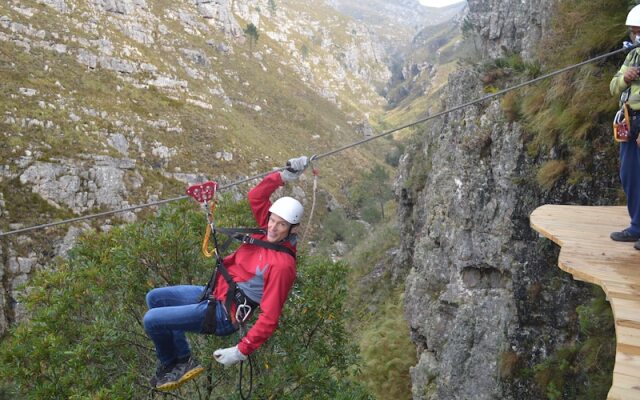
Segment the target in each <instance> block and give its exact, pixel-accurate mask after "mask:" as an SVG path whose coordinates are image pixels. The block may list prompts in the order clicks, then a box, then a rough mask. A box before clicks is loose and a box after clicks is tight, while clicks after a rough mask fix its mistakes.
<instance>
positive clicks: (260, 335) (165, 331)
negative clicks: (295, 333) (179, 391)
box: [143, 156, 307, 391]
mask: <svg viewBox="0 0 640 400" xmlns="http://www.w3.org/2000/svg"><path fill="white" fill-rule="evenodd" d="M288 165H289V168H287V169H286V170H283V171H281V172H274V173H272V174H269V175H267V176H266V177H264V179H263V180H262V181H261V182H260V183H259V184H258V185H256V187H254V188H253V189H251V191H250V192H249V194H248V198H249V204H250V206H251V210H252V211H253V215H254V217H255V220H256V222H257V223H258V226H259V227H260V228H262V229H263V231H264V232H263V233H257V234H253V235H252V237H253V238H254V239H257V240H258V241H263V242H268V243H271V244H277V245H278V246H280V248H282V247H284V248H285V250H286V249H288V250H287V251H279V250H275V249H274V248H269V247H263V246H259V245H256V244H250V243H243V244H242V245H241V246H240V247H239V248H238V250H236V251H235V252H234V253H233V254H231V255H229V256H228V257H226V258H225V259H224V260H223V265H224V267H225V268H226V270H227V271H228V273H229V275H230V276H231V278H232V279H233V282H235V283H236V285H237V286H238V287H239V288H240V290H241V291H242V292H243V293H244V295H245V296H246V297H247V298H248V301H249V302H251V303H252V304H259V306H260V310H261V312H260V314H259V316H258V319H257V321H256V323H255V324H254V325H253V326H252V327H251V329H250V330H249V331H248V332H247V334H246V335H245V336H244V337H243V338H242V339H241V340H240V342H239V343H238V344H237V345H236V346H233V347H230V348H226V349H218V350H216V351H215V352H214V357H215V359H216V360H217V361H218V362H220V363H222V364H224V365H232V364H235V363H237V362H240V361H243V360H245V359H246V358H247V356H248V355H249V354H251V353H252V352H254V351H255V350H256V349H258V348H259V347H260V346H261V345H262V344H263V343H264V342H265V341H266V340H267V339H268V338H269V337H270V336H271V335H272V334H273V332H274V331H275V329H276V327H277V326H278V320H279V319H280V315H281V313H282V308H283V306H284V303H285V301H286V299H287V296H288V294H289V290H290V289H291V287H292V286H293V282H294V280H295V278H296V260H295V251H296V240H297V236H296V231H297V227H298V224H299V223H300V220H301V218H302V213H303V211H304V209H303V207H302V204H300V202H299V201H297V200H296V199H293V198H291V197H282V198H280V199H278V200H276V201H275V202H274V203H273V204H272V203H271V201H270V196H271V194H272V193H273V192H274V191H275V190H276V189H277V188H278V187H280V186H282V185H284V182H285V181H290V180H294V179H297V178H298V177H299V176H300V175H301V174H302V172H303V171H304V169H305V168H306V166H307V158H306V157H304V156H303V157H299V158H294V159H291V160H289V163H288ZM228 287H229V285H228V284H227V282H226V280H225V279H224V277H223V275H222V274H218V276H217V278H216V282H215V286H214V291H213V294H212V298H210V299H202V294H203V287H202V286H194V285H179V286H169V287H164V288H156V289H153V290H151V291H150V292H149V293H147V297H146V301H147V305H148V307H149V310H148V311H147V313H146V314H145V316H144V320H143V322H144V329H145V331H146V333H147V335H148V336H149V337H150V338H151V340H152V341H153V342H154V345H155V348H156V356H157V358H158V361H159V362H158V368H157V370H156V374H155V376H153V377H152V378H151V380H150V384H151V386H152V387H154V388H155V389H158V390H165V391H166V390H173V389H175V388H177V387H178V386H180V385H182V384H183V383H184V382H186V381H188V380H190V379H192V378H194V377H196V376H198V375H200V374H201V373H202V372H203V371H204V368H202V366H200V365H199V364H198V362H197V361H196V360H195V359H194V358H193V357H192V355H191V350H190V347H189V343H188V342H187V340H186V336H185V332H198V333H200V332H203V322H204V320H205V316H206V314H207V309H209V310H211V309H213V310H215V316H216V318H215V319H216V327H215V333H216V335H228V334H231V333H233V332H235V331H236V330H237V329H238V325H237V322H236V321H235V318H233V316H234V315H235V311H236V307H237V305H236V304H233V305H232V309H231V310H229V311H230V312H227V310H226V307H225V300H226V298H227V290H228ZM210 302H215V304H214V307H209V303H210Z"/></svg>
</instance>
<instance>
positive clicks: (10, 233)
mask: <svg viewBox="0 0 640 400" xmlns="http://www.w3.org/2000/svg"><path fill="white" fill-rule="evenodd" d="M639 46H640V44H636V45H633V46H628V47H623V48H621V49H618V50H614V51H611V52H609V53H606V54H602V55H599V56H596V57H594V58H590V59H588V60H586V61H582V62H580V63H577V64H573V65H570V66H567V67H564V68H561V69H559V70H556V71H553V72H550V73H548V74H545V75H542V76H539V77H537V78H534V79H531V80H528V81H525V82H522V83H519V84H517V85H515V86H511V87H509V88H506V89H503V90H499V91H497V92H494V93H491V94H489V95H486V96H484V97H481V98H479V99H476V100H472V101H469V102H466V103H463V104H460V105H458V106H455V107H452V108H449V109H447V110H444V111H440V112H438V113H436V114H433V115H429V116H427V117H424V118H420V119H417V120H415V121H413V122H410V123H407V124H404V125H401V126H398V127H396V128H393V129H390V130H388V131H386V132H383V133H381V134H379V135H374V136H370V137H368V138H366V139H363V140H359V141H357V142H354V143H351V144H348V145H346V146H342V147H339V148H337V149H334V150H331V151H328V152H326V153H322V154H319V155H316V156H314V157H313V158H314V159H315V160H320V159H322V158H325V157H329V156H332V155H334V154H337V153H341V152H343V151H345V150H347V149H350V148H352V147H356V146H360V145H362V144H364V143H368V142H371V141H373V140H376V139H379V138H381V137H384V136H388V135H390V134H392V133H395V132H397V131H400V130H402V129H406V128H410V127H412V126H415V125H418V124H421V123H423V122H426V121H429V120H432V119H435V118H438V117H440V116H442V115H445V114H449V113H452V112H454V111H458V110H460V109H463V108H466V107H469V106H472V105H474V104H478V103H481V102H484V101H486V100H490V99H493V98H495V97H498V96H501V95H503V94H505V93H508V92H511V91H514V90H516V89H520V88H522V87H525V86H529V85H532V84H534V83H538V82H540V81H542V80H545V79H548V78H551V77H553V76H556V75H559V74H562V73H564V72H567V71H570V70H572V69H576V68H579V67H582V66H584V65H587V64H590V63H592V62H594V61H598V60H602V59H605V58H608V57H611V56H612V55H615V54H618V53H622V52H628V51H631V50H633V49H636V48H637V47H639ZM283 169H284V167H281V168H276V169H273V170H271V171H267V172H263V173H261V174H258V175H254V176H250V177H248V178H245V179H241V180H239V181H235V182H232V183H229V184H227V185H224V186H221V187H219V188H218V190H225V189H228V188H230V187H233V186H237V185H240V184H242V183H245V182H249V181H252V180H254V179H259V178H262V177H264V176H266V175H268V174H270V173H272V172H274V171H282V170H283ZM187 197H188V196H187V195H183V196H179V197H174V198H170V199H166V200H160V201H155V202H151V203H146V204H141V205H137V206H132V207H127V208H122V209H118V210H112V211H105V212H101V213H97V214H92V215H86V216H82V217H76V218H71V219H66V220H63V221H57V222H51V223H47V224H42V225H35V226H30V227H27V228H21V229H16V230H13V231H9V232H0V237H3V236H9V235H15V234H18V233H25V232H30V231H34V230H36V229H42V228H50V227H53V226H57V225H62V224H68V223H71V222H77V221H83V220H88V219H94V218H99V217H105V216H109V215H113V214H118V213H122V212H127V211H133V210H137V209H140V208H146V207H152V206H157V205H161V204H166V203H170V202H173V201H178V200H183V199H185V198H187Z"/></svg>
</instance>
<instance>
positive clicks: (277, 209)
mask: <svg viewBox="0 0 640 400" xmlns="http://www.w3.org/2000/svg"><path fill="white" fill-rule="evenodd" d="M269 212H272V213H274V214H276V215H277V216H278V217H280V218H282V219H284V220H285V221H287V222H288V223H290V224H292V225H297V224H299V223H300V221H301V220H302V214H303V213H304V207H303V206H302V204H300V202H299V201H298V200H296V199H294V198H293V197H286V196H285V197H280V198H279V199H278V200H276V201H275V202H274V203H273V204H272V205H271V207H269Z"/></svg>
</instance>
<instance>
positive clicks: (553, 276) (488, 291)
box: [395, 0, 616, 400]
mask: <svg viewBox="0 0 640 400" xmlns="http://www.w3.org/2000/svg"><path fill="white" fill-rule="evenodd" d="M468 5H469V14H468V19H469V20H470V21H473V26H474V30H475V32H476V34H477V35H478V36H479V37H480V38H481V39H482V40H481V42H480V43H481V45H482V47H483V52H485V53H488V54H490V55H491V56H493V57H500V56H505V55H509V54H512V53H515V54H517V53H522V54H523V55H524V56H526V57H529V58H531V57H534V52H533V49H534V48H535V46H534V45H535V44H536V43H537V42H538V41H539V40H540V39H541V37H542V36H543V35H545V33H546V29H547V27H548V25H549V21H550V17H551V14H550V12H551V10H552V6H553V2H552V1H538V0H526V1H522V2H518V3H517V4H516V3H514V2H505V1H497V0H496V1H485V0H469V2H468ZM479 78H480V77H479V75H478V73H477V72H475V71H473V70H463V71H460V72H456V73H454V74H453V75H451V76H450V77H449V83H448V85H447V86H446V88H445V90H444V94H443V97H442V98H443V99H444V100H443V102H444V107H445V108H451V107H453V106H456V105H459V104H462V103H465V102H468V101H471V100H474V99H477V98H480V97H482V96H483V95H484V94H483V87H482V83H481V81H480V79H479ZM603 135H606V134H605V133H603ZM526 143H527V135H526V133H525V132H524V130H523V128H522V127H521V126H520V125H519V124H518V123H515V122H514V123H510V122H508V121H507V120H506V118H505V116H504V114H503V112H502V109H501V105H500V100H499V99H496V100H492V101H489V102H485V103H482V104H479V105H475V106H472V107H468V108H466V109H465V110H462V111H458V112H454V113H451V114H448V115H447V116H446V117H443V118H442V119H441V120H438V121H436V122H435V123H434V124H433V125H432V126H430V127H428V128H427V129H424V130H423V132H422V133H421V135H420V138H419V139H418V140H417V142H416V144H415V145H414V146H413V148H412V149H411V151H409V152H408V153H407V154H405V156H403V158H402V160H401V167H400V172H399V176H398V181H397V186H396V190H397V194H398V197H399V199H400V203H401V204H400V209H399V220H400V223H401V226H402V228H401V232H402V233H401V235H402V239H401V243H402V245H401V251H400V253H399V256H398V258H397V263H396V266H395V268H396V270H395V274H396V276H403V275H404V274H405V273H408V277H407V279H406V290H405V300H404V301H405V312H406V317H407V320H408V321H409V324H410V328H411V332H412V340H413V341H414V343H415V344H416V346H417V352H418V357H419V361H418V364H417V365H416V366H415V367H413V368H412V382H413V388H412V392H413V398H414V399H495V398H500V399H518V400H520V399H540V398H546V394H545V393H544V389H541V388H540V387H539V386H538V385H536V383H535V382H534V380H533V378H532V377H531V374H529V375H528V376H527V374H526V373H522V372H523V371H525V370H527V369H529V371H531V368H532V367H533V366H534V365H536V364H538V363H540V362H541V361H543V360H545V359H546V358H547V357H550V356H551V355H552V354H553V353H554V352H556V351H557V350H558V349H559V348H561V347H562V346H565V345H567V344H570V343H572V342H573V341H574V340H575V337H576V332H577V327H576V315H575V308H576V306H577V305H579V304H582V303H583V302H585V301H586V300H587V299H588V298H589V297H590V296H591V294H590V288H589V287H588V285H585V284H581V283H578V282H574V281H572V278H571V276H569V275H568V274H565V273H563V272H561V271H560V270H559V269H558V268H557V248H556V247H555V246H554V245H552V244H551V243H549V242H548V241H545V240H543V239H539V238H538V236H537V234H536V233H535V232H534V231H533V230H532V229H531V228H530V227H529V221H528V216H529V214H530V213H531V212H532V211H533V210H534V209H535V208H536V207H537V206H539V205H542V204H545V203H559V202H565V203H566V202H576V203H582V204H593V203H598V202H607V201H612V200H613V199H611V198H609V199H607V198H605V196H606V194H604V193H605V192H607V190H598V189H596V188H597V187H598V186H600V189H602V188H610V187H612V185H614V183H613V182H612V180H611V179H610V178H604V177H603V178H601V179H600V180H599V181H598V182H596V183H595V186H594V187H593V188H592V189H591V190H589V195H588V196H581V195H579V194H577V193H576V190H575V187H573V188H572V187H571V186H570V185H569V184H567V183H566V182H564V183H562V184H559V185H558V186H556V187H555V188H554V189H553V190H551V191H542V190H541V189H540V188H539V187H538V186H537V185H536V184H535V183H534V181H535V179H534V176H535V170H536V168H537V165H539V163H540V162H541V161H542V160H538V159H533V158H531V157H530V156H529V155H528V153H527V151H526ZM601 156H602V154H599V155H598V154H596V155H594V158H595V159H598V158H599V157H601ZM543 158H544V157H543ZM600 167H601V168H602V166H600ZM605 168H606V167H605ZM592 172H593V171H592ZM608 173H609V177H611V176H613V177H615V175H616V172H615V171H614V170H610V169H609V170H608ZM596 175H597V174H596V173H594V176H596ZM586 199H588V200H586ZM609 204H610V203H609Z"/></svg>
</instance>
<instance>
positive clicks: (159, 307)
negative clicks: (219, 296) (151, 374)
mask: <svg viewBox="0 0 640 400" xmlns="http://www.w3.org/2000/svg"><path fill="white" fill-rule="evenodd" d="M203 291H204V286H194V285H178V286H168V287H162V288H156V289H152V290H151V291H149V293H147V306H148V307H149V310H148V311H147V313H146V314H145V315H144V319H143V324H144V330H145V332H147V335H148V336H149V337H150V338H151V340H152V341H153V343H154V344H155V347H156V356H157V357H158V360H159V361H160V363H162V365H169V364H170V363H173V362H175V361H176V360H178V359H182V358H185V357H188V356H189V355H190V354H191V349H190V347H189V343H188V342H187V338H186V335H185V332H195V333H201V332H202V323H203V322H204V318H205V315H206V313H207V306H208V304H209V302H208V300H203V301H200V298H201V297H202V293H203ZM220 314H222V313H220V312H218V313H217V316H218V318H217V324H218V325H219V328H229V325H230V324H231V321H229V319H228V318H225V316H224V315H220ZM217 328H218V327H217ZM231 329H232V330H235V329H234V328H233V327H232V326H231ZM226 334H228V333H226Z"/></svg>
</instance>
